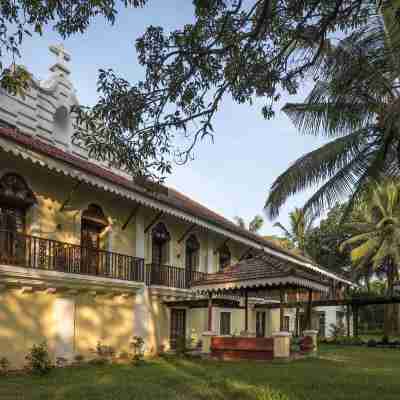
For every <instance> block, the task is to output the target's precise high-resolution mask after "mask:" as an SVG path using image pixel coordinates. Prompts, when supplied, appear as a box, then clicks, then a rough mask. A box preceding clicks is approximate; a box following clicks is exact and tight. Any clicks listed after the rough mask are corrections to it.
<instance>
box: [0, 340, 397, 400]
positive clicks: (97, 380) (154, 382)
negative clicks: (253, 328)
mask: <svg viewBox="0 0 400 400" xmlns="http://www.w3.org/2000/svg"><path fill="white" fill-rule="evenodd" d="M318 353H319V354H318V356H316V357H315V358H313V359H312V360H293V361H291V362H281V361H274V362H254V361H237V362H220V361H213V360H202V359H188V358H185V359H182V358H179V357H175V358H171V357H169V358H163V359H160V358H158V359H157V358H156V359H153V360H152V361H151V362H149V363H148V365H146V367H145V368H137V369H135V370H132V369H131V368H127V366H126V365H118V364H115V365H113V366H112V367H111V366H107V367H105V368H64V369H60V370H58V371H57V373H54V374H50V375H49V376H45V377H43V378H41V379H40V382H39V381H38V378H37V377H35V376H31V375H26V374H9V375H8V376H3V377H1V379H0V381H1V383H0V398H1V399H2V400H3V398H4V399H7V400H8V398H11V399H13V400H14V398H15V395H14V394H15V393H16V391H18V396H17V398H20V399H21V400H22V399H29V400H43V399H57V400H71V399H80V398H82V399H99V400H103V399H118V400H132V399H135V400H148V399H151V400H161V399H162V400H195V399H196V400H200V399H201V400H205V399H216V400H239V399H240V400H255V399H257V396H259V398H261V399H262V400H265V396H267V397H266V399H268V396H270V397H272V396H279V395H281V396H282V398H283V399H285V397H284V396H286V399H289V400H300V399H301V400H305V399H307V400H344V399H346V400H347V399H363V400H376V399H380V400H395V399H397V397H398V393H399V392H400V381H399V379H398V377H399V374H400V351H398V350H397V351H393V350H387V349H380V348H368V347H367V346H357V347H356V346H335V345H322V346H321V347H320V348H319V350H318ZM268 392H270V393H268ZM272 399H274V397H272ZM277 399H279V397H275V399H274V400H277ZM286 399H285V400H286ZM280 400H282V399H280Z"/></svg>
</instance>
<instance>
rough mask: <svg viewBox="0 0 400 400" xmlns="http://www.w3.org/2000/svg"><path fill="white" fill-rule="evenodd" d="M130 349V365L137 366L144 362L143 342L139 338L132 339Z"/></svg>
mask: <svg viewBox="0 0 400 400" xmlns="http://www.w3.org/2000/svg"><path fill="white" fill-rule="evenodd" d="M131 347H132V349H133V357H132V364H134V365H139V364H141V363H143V362H144V350H145V341H144V339H143V338H142V337H140V336H134V337H133V338H132V342H131Z"/></svg>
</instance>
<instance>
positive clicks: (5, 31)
mask: <svg viewBox="0 0 400 400" xmlns="http://www.w3.org/2000/svg"><path fill="white" fill-rule="evenodd" d="M117 3H120V4H123V5H125V6H127V5H132V6H134V7H139V6H143V5H145V4H147V3H148V5H147V6H149V7H150V6H153V7H156V6H155V4H156V3H155V2H146V1H144V0H142V1H140V0H124V1H121V2H117V1H113V0H99V1H96V2H93V1H89V0H87V1H85V0H82V1H77V0H63V1H54V2H45V1H23V0H19V1H12V2H11V1H6V2H3V6H2V7H1V9H0V24H1V26H2V30H1V33H0V49H1V51H2V54H1V55H2V56H3V54H4V52H11V53H12V55H14V56H15V55H17V54H18V49H19V45H20V43H21V41H22V40H23V37H24V36H25V35H26V34H29V33H32V32H33V33H37V34H40V33H41V32H42V30H43V26H45V25H51V26H52V27H53V28H54V29H55V30H56V31H57V32H58V33H60V35H61V36H62V37H67V36H69V35H71V34H74V33H77V32H84V31H85V30H86V29H87V28H88V26H89V25H90V23H91V21H92V18H93V17H94V16H103V17H105V18H106V19H107V20H108V21H110V23H114V21H115V20H116V16H117V11H116V4H117ZM380 4H381V2H380V1H378V2H377V1H376V0H290V1H287V0H246V1H245V0H193V6H194V17H195V18H194V21H193V22H192V23H190V24H186V25H184V26H182V27H180V28H178V29H176V30H174V31H172V32H166V31H165V30H164V29H163V27H161V26H149V27H148V28H147V29H146V31H145V32H144V33H143V35H142V36H141V37H139V38H137V40H136V49H137V53H138V62H139V63H140V64H141V65H142V66H143V67H144V68H145V79H143V80H141V81H138V82H128V81H126V80H125V79H123V78H121V77H119V76H118V75H117V74H116V73H115V72H114V71H112V70H103V71H100V74H99V82H98V90H99V95H100V98H99V101H98V103H97V104H95V105H94V107H91V108H89V109H84V108H83V109H79V110H77V112H78V114H79V118H78V122H80V123H81V125H80V129H79V130H78V132H77V134H76V137H75V139H76V140H78V141H80V142H82V143H83V144H84V145H85V146H86V147H87V148H88V149H89V152H90V155H91V156H92V157H95V158H98V159H101V160H106V161H109V162H111V163H112V164H114V165H118V166H120V167H122V168H125V169H126V170H127V171H129V172H130V173H132V174H133V175H150V176H158V177H159V176H162V175H164V174H167V173H168V172H170V171H171V163H172V161H173V160H175V161H178V162H185V161H187V160H188V159H190V157H191V154H192V151H193V148H194V147H195V145H196V143H198V141H199V140H201V139H202V138H204V137H209V136H211V137H212V136H213V126H212V122H213V118H214V116H215V114H216V113H217V112H218V109H219V107H220V105H221V101H222V99H223V97H224V96H230V97H231V98H232V99H233V100H234V101H235V102H238V103H241V104H242V103H247V104H252V102H253V101H254V99H255V98H261V99H263V102H264V107H263V116H264V117H265V118H270V117H272V116H273V114H274V104H275V103H276V101H278V100H279V98H280V96H281V94H282V92H287V93H289V94H294V93H296V92H297V90H298V88H299V85H300V83H301V81H302V79H303V78H304V77H305V75H306V74H308V73H312V72H313V71H314V70H315V68H316V67H318V65H319V62H320V59H321V55H322V54H323V52H324V49H325V48H326V45H327V43H328V40H327V39H328V38H330V37H331V36H332V35H333V34H334V33H335V32H342V34H347V33H348V32H349V31H351V30H353V29H355V28H358V27H361V26H364V25H365V24H366V23H367V21H368V19H369V18H370V17H371V16H372V15H376V14H377V12H378V8H379V6H380ZM155 11H156V8H155ZM27 32H29V33H27ZM1 74H2V75H1V78H2V79H1V82H2V86H3V87H6V88H8V89H11V90H16V89H17V88H20V87H21V85H22V87H23V88H24V87H26V84H27V77H26V74H25V75H24V71H23V70H22V69H19V68H11V69H8V68H4V67H3V66H1ZM17 83H19V84H20V85H19V86H18V84H17ZM182 137H183V138H184V139H185V140H183V141H182V140H179V139H180V138H182ZM182 142H183V143H184V145H183V147H182Z"/></svg>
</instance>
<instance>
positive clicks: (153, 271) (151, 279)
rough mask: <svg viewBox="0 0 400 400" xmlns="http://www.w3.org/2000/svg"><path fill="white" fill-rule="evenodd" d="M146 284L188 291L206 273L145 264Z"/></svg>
mask: <svg viewBox="0 0 400 400" xmlns="http://www.w3.org/2000/svg"><path fill="white" fill-rule="evenodd" d="M146 270H147V272H146V275H147V276H146V283H147V284H148V285H158V286H168V287H173V288H177V289H189V288H190V287H191V283H192V282H194V281H198V280H202V279H203V278H204V277H205V276H206V275H207V273H205V272H199V271H187V270H185V269H183V268H178V267H173V266H171V265H159V264H147V265H146Z"/></svg>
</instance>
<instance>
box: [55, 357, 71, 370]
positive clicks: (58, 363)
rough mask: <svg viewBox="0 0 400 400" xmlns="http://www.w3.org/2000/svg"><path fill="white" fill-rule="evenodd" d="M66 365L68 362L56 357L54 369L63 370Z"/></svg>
mask: <svg viewBox="0 0 400 400" xmlns="http://www.w3.org/2000/svg"><path fill="white" fill-rule="evenodd" d="M67 365H68V360H67V359H66V358H65V357H57V358H56V367H58V368H64V367H66V366H67Z"/></svg>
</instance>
